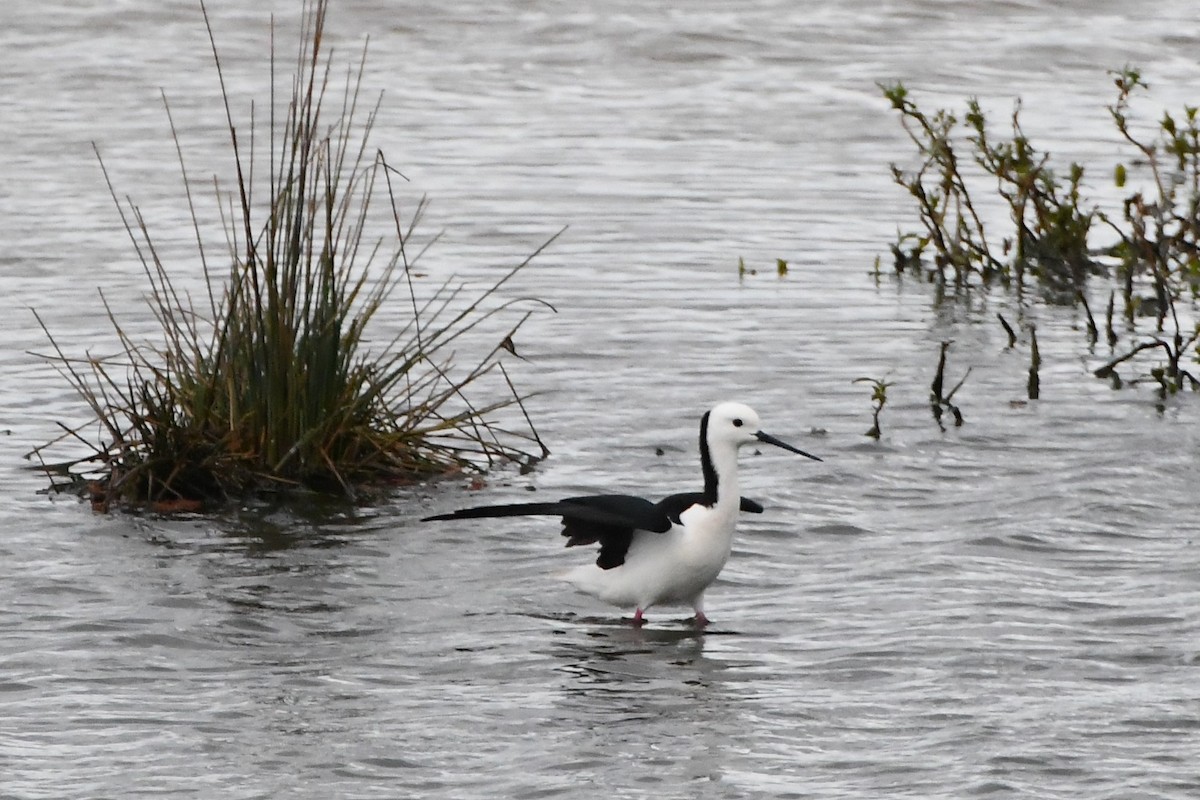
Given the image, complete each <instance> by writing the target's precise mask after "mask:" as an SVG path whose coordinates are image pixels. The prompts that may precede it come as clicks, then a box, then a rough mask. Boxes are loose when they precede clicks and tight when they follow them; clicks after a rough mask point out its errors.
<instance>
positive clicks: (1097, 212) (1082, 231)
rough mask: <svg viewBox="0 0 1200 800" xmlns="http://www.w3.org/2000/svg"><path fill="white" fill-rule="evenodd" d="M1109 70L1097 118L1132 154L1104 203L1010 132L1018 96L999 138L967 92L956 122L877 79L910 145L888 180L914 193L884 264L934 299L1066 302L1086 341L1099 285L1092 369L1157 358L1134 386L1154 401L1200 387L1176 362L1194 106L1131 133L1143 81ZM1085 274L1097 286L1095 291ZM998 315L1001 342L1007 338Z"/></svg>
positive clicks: (1192, 193) (1198, 196) (1195, 240)
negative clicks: (1115, 201) (1108, 354)
mask: <svg viewBox="0 0 1200 800" xmlns="http://www.w3.org/2000/svg"><path fill="white" fill-rule="evenodd" d="M1112 76H1113V81H1114V85H1115V87H1116V98H1115V100H1114V101H1113V103H1112V104H1111V105H1110V106H1108V112H1109V115H1110V117H1111V119H1112V121H1113V124H1114V126H1115V127H1116V130H1117V132H1118V134H1119V136H1120V138H1121V140H1122V141H1123V142H1124V143H1125V144H1126V145H1127V146H1128V147H1131V148H1132V151H1133V152H1132V153H1131V154H1130V156H1129V158H1127V159H1126V162H1125V163H1122V164H1119V165H1118V166H1117V167H1116V169H1115V170H1113V172H1112V174H1113V180H1114V182H1115V184H1116V187H1117V189H1118V190H1122V191H1129V192H1130V193H1129V194H1128V195H1126V196H1125V198H1124V200H1123V201H1122V203H1121V205H1120V208H1119V209H1117V210H1105V209H1102V208H1101V207H1100V206H1098V205H1095V204H1092V203H1090V202H1089V201H1087V200H1086V199H1085V198H1084V196H1083V185H1084V177H1085V174H1086V171H1085V168H1084V166H1083V165H1081V164H1078V163H1071V164H1069V165H1067V166H1066V168H1058V167H1057V166H1052V164H1051V158H1050V155H1049V154H1048V153H1045V152H1043V151H1040V150H1038V149H1037V148H1036V147H1034V145H1033V144H1032V143H1031V141H1030V139H1029V138H1028V137H1027V136H1026V134H1025V132H1024V130H1023V128H1022V125H1021V119H1020V113H1021V105H1020V103H1019V102H1018V103H1017V105H1016V107H1015V108H1014V110H1013V112H1012V115H1011V117H1010V119H1009V123H1008V125H1009V132H1008V135H1006V136H997V135H996V133H995V132H994V129H993V127H992V126H991V125H990V123H989V120H988V119H987V117H986V116H985V114H984V112H983V111H982V109H981V106H980V104H979V102H978V101H977V100H970V101H969V102H968V103H967V106H966V113H965V114H964V115H963V116H962V118H961V119H960V118H959V117H958V116H957V115H956V114H954V113H953V112H951V111H948V110H944V109H939V110H936V111H934V112H932V113H929V112H926V111H924V110H922V109H921V108H919V107H918V105H917V104H916V102H915V101H914V100H913V99H912V97H911V96H910V94H909V92H908V90H907V89H906V88H905V87H904V86H903V85H902V84H899V83H897V84H893V85H881V86H880V89H881V91H882V92H883V95H884V97H885V98H886V99H887V100H888V101H889V102H890V103H891V106H892V108H893V109H894V110H895V111H896V112H898V114H899V117H900V123H901V125H902V126H903V128H904V130H905V132H906V133H907V134H908V137H909V138H910V140H911V141H912V142H913V144H914V145H915V147H916V150H917V165H916V167H915V168H913V169H907V170H906V169H902V168H900V167H898V166H896V165H895V164H893V165H892V177H893V179H894V180H895V182H896V183H897V184H898V185H899V186H901V187H902V188H903V189H904V190H905V191H906V192H907V193H908V194H909V195H910V196H911V197H912V198H913V200H914V201H915V205H916V212H917V216H918V219H919V221H920V229H919V230H917V231H908V232H902V233H900V234H899V236H898V238H897V241H896V242H895V243H894V244H893V245H892V247H891V250H892V255H893V264H894V268H895V272H896V274H897V275H898V276H902V277H903V276H911V277H917V278H919V279H920V280H921V281H922V282H928V283H931V284H933V285H934V286H935V288H936V300H937V302H942V301H943V300H946V299H948V298H956V297H966V296H970V295H971V294H973V293H976V292H978V291H984V290H988V289H990V288H993V287H1002V288H1003V289H1005V290H1008V291H1011V292H1012V293H1014V294H1015V295H1016V296H1017V298H1018V300H1019V301H1020V302H1021V303H1022V304H1024V303H1025V302H1027V301H1028V300H1029V299H1030V297H1031V296H1032V297H1034V298H1038V299H1040V300H1041V301H1043V302H1047V303H1050V304H1055V305H1073V304H1078V305H1080V306H1081V307H1082V308H1083V310H1084V313H1085V314H1086V316H1087V321H1088V325H1087V335H1088V346H1089V348H1091V347H1094V346H1095V345H1096V343H1097V341H1098V339H1099V333H1100V328H1099V326H1098V325H1097V324H1096V320H1095V318H1094V317H1093V315H1092V312H1091V308H1090V307H1089V305H1088V296H1089V294H1091V295H1092V296H1095V294H1094V293H1096V292H1097V291H1103V292H1104V293H1105V294H1107V298H1108V303H1107V313H1106V319H1105V334H1106V337H1105V338H1106V341H1107V344H1108V346H1109V348H1110V349H1111V350H1112V351H1113V357H1112V359H1111V360H1109V362H1108V363H1106V364H1105V365H1104V366H1102V367H1100V368H1098V369H1096V370H1094V374H1095V375H1096V376H1097V377H1101V378H1106V379H1109V380H1112V381H1113V385H1114V386H1120V385H1122V383H1121V380H1120V378H1119V377H1117V375H1116V371H1115V367H1116V366H1117V365H1119V364H1122V363H1125V362H1128V361H1131V360H1133V359H1135V357H1137V356H1138V355H1139V354H1141V353H1147V352H1155V353H1159V354H1160V355H1161V356H1162V357H1163V358H1164V359H1165V363H1163V362H1159V363H1158V364H1157V365H1155V366H1152V367H1150V368H1149V371H1148V373H1144V374H1143V375H1142V376H1141V377H1140V378H1136V379H1135V380H1150V381H1152V382H1154V383H1155V384H1156V385H1157V386H1158V387H1159V389H1160V396H1162V397H1164V398H1165V396H1166V395H1167V394H1170V393H1174V392H1176V391H1178V390H1179V389H1182V388H1185V387H1190V388H1193V389H1200V382H1198V381H1197V380H1196V378H1195V377H1194V376H1193V375H1192V374H1191V373H1190V372H1189V371H1188V370H1187V369H1185V368H1184V366H1182V363H1183V362H1184V361H1185V360H1186V357H1188V356H1191V357H1192V358H1193V359H1194V358H1195V357H1196V348H1195V345H1196V343H1197V340H1198V339H1200V325H1198V324H1197V323H1196V322H1195V316H1196V309H1197V298H1198V297H1200V120H1198V119H1197V115H1198V110H1197V108H1196V107H1193V106H1185V107H1184V108H1183V110H1182V112H1181V113H1178V114H1175V115H1172V114H1171V113H1169V112H1166V113H1164V114H1163V116H1162V117H1161V119H1159V120H1158V122H1157V126H1156V128H1155V129H1154V130H1153V132H1152V133H1151V134H1146V133H1140V132H1138V130H1136V129H1135V126H1134V123H1133V115H1132V113H1131V110H1130V106H1131V101H1132V99H1133V97H1134V96H1135V94H1137V93H1138V92H1141V91H1143V90H1145V89H1147V88H1148V87H1147V85H1146V83H1145V82H1144V81H1143V80H1142V77H1141V75H1140V73H1139V72H1138V71H1137V70H1135V69H1133V68H1129V67H1126V68H1125V69H1123V70H1121V71H1119V72H1114V73H1112ZM1134 173H1137V175H1139V176H1140V177H1141V178H1143V179H1144V187H1143V188H1134V183H1133V180H1132V178H1133V175H1134ZM988 186H992V187H994V190H995V192H996V193H997V194H998V195H999V199H1000V202H1001V206H1000V207H1001V208H1002V209H1004V210H1005V211H1006V214H1005V216H1006V217H1007V224H1001V223H997V222H994V221H993V220H994V219H995V215H994V214H992V213H990V211H991V206H994V205H995V202H994V198H989V197H987V195H988V194H989V191H988V189H987V188H986V187H988ZM1127 187H1128V188H1127ZM985 205H989V208H987V209H985V208H984V206H985ZM985 220H986V222H985ZM997 228H999V229H1000V230H1001V232H1000V233H999V234H997V233H996V230H995V229H997ZM1100 240H1105V241H1103V242H1102V243H1098V242H1100ZM1095 279H1102V280H1104V281H1107V285H1105V286H1104V287H1103V289H1100V290H1097V288H1096V286H1095V285H1094V281H1095ZM1118 302H1119V303H1120V307H1121V312H1120V316H1121V317H1122V318H1123V320H1124V330H1125V333H1126V334H1127V336H1128V338H1129V342H1128V345H1127V347H1126V348H1125V352H1123V353H1119V352H1118V350H1117V346H1118V345H1119V344H1120V341H1121V337H1120V336H1119V335H1118V333H1117V332H1116V330H1115V329H1114V322H1113V318H1114V315H1116V314H1117V311H1116V307H1117V304H1118ZM1145 318H1152V319H1153V320H1154V323H1153V324H1154V327H1153V332H1152V333H1150V334H1141V333H1139V332H1138V324H1139V320H1142V319H1145ZM1000 321H1001V324H1002V325H1003V326H1004V328H1005V331H1006V333H1007V334H1008V337H1009V346H1010V347H1012V346H1013V345H1015V343H1016V341H1017V335H1016V332H1015V331H1014V330H1013V328H1012V327H1011V326H1010V325H1009V324H1008V322H1007V321H1006V320H1004V318H1003V317H1001V318H1000ZM1029 333H1030V340H1031V343H1032V348H1033V349H1032V353H1031V359H1030V361H1031V363H1030V372H1029V380H1028V385H1027V392H1028V395H1029V397H1030V399H1036V398H1037V397H1038V396H1039V391H1040V381H1039V374H1038V369H1039V367H1040V363H1041V354H1040V353H1038V351H1037V344H1036V342H1037V339H1036V333H1035V332H1034V331H1033V329H1032V327H1031V328H1030V331H1029ZM943 355H944V348H943ZM935 384H936V381H935ZM951 394H952V393H951ZM946 399H948V398H946ZM939 405H941V404H940V403H939V402H937V401H936V400H935V402H934V407H935V408H937V407H939ZM947 407H948V408H952V406H947ZM935 413H936V412H935Z"/></svg>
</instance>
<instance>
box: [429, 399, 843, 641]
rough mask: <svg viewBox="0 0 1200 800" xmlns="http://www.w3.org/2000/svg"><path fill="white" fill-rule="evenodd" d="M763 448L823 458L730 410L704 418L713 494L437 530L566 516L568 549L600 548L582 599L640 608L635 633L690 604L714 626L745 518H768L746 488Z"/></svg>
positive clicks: (615, 500)
mask: <svg viewBox="0 0 1200 800" xmlns="http://www.w3.org/2000/svg"><path fill="white" fill-rule="evenodd" d="M756 442H763V443H765V444H771V445H775V446H776V447H782V448H783V449H784V450H790V451H791V452H793V453H799V454H800V455H802V456H806V457H808V458H811V459H813V460H815V461H820V460H821V459H819V458H817V457H816V456H814V455H812V454H810V453H806V452H804V451H803V450H801V449H799V448H797V447H793V446H792V445H790V444H788V443H787V442H784V441H781V440H779V439H776V438H775V437H774V436H771V435H770V434H768V433H764V432H763V431H761V430H759V419H758V414H756V413H755V412H754V410H753V409H751V408H750V407H749V406H745V405H742V404H741V403H721V404H720V405H718V406H716V407H715V408H713V409H712V410H711V411H709V412H707V413H706V414H705V415H704V416H703V417H702V418H701V419H700V469H701V471H702V472H703V474H704V490H703V491H700V492H686V493H683V494H673V495H671V496H670V497H667V498H664V499H662V500H660V501H658V502H657V503H654V502H651V501H649V500H646V499H644V498H641V497H635V496H633V495H623V494H600V495H586V496H583V497H569V498H567V499H565V500H558V501H555V502H542V503H513V504H509V505H493V506H479V507H476V508H464V509H461V510H459V511H452V512H450V513H447V514H438V515H436V516H432V517H426V518H425V519H426V520H427V521H432V520H452V519H477V518H482V517H516V516H526V515H546V516H557V517H562V525H563V531H562V535H563V536H565V537H567V547H576V546H580V545H591V544H599V545H600V555H599V557H598V558H597V559H596V563H595V564H585V565H583V566H581V567H577V568H575V569H573V570H571V571H570V572H568V573H566V574H565V575H564V576H563V577H564V579H565V580H567V581H568V582H570V583H572V584H574V585H575V587H576V588H578V589H579V590H580V591H582V592H585V593H587V594H590V595H592V596H594V597H597V598H599V599H601V600H603V601H605V602H608V603H612V604H614V605H618V606H625V607H633V608H634V609H635V611H634V615H633V624H634V625H641V624H643V622H644V621H645V618H644V616H643V615H644V613H645V611H646V610H647V609H648V608H651V607H652V606H659V605H674V604H685V605H690V606H691V607H692V608H693V609H695V612H696V616H695V622H696V625H697V626H700V627H703V626H704V625H707V624H708V617H706V616H705V614H704V590H705V589H707V588H708V587H709V585H711V584H712V582H713V581H714V580H716V578H717V575H718V574H720V572H721V568H722V567H724V566H725V562H726V561H727V560H728V559H729V552H730V548H731V547H732V545H733V533H734V530H735V528H736V527H737V520H738V513H739V512H740V511H749V512H752V513H761V512H762V510H763V509H762V506H760V505H759V504H758V503H756V502H754V501H753V500H749V499H747V498H744V497H742V496H741V494H740V489H739V487H738V463H737V456H738V449H739V448H741V447H742V446H743V445H747V444H754V443H756Z"/></svg>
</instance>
